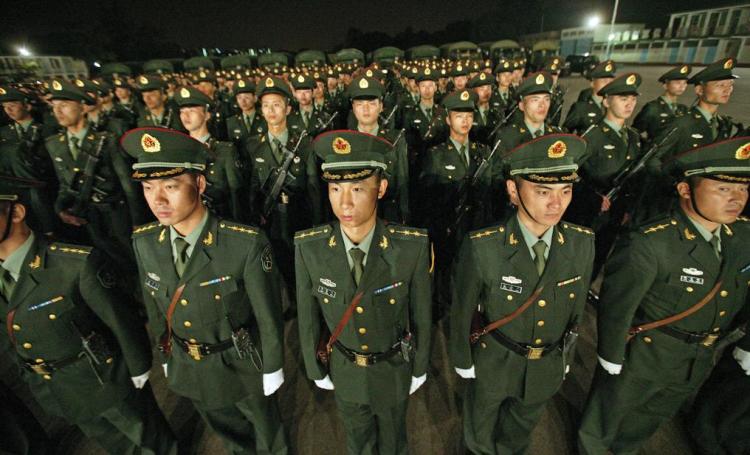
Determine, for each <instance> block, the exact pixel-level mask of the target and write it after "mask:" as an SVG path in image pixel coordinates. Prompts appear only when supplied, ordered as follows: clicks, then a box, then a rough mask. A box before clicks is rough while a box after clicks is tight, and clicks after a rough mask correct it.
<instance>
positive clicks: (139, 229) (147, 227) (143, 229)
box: [133, 221, 161, 237]
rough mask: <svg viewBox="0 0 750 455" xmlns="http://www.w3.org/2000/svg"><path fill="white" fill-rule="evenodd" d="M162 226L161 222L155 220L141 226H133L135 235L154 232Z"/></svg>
mask: <svg viewBox="0 0 750 455" xmlns="http://www.w3.org/2000/svg"><path fill="white" fill-rule="evenodd" d="M160 226H161V224H159V222H157V221H154V222H153V223H148V224H142V225H140V226H136V227H135V228H133V237H136V236H142V235H146V234H150V233H152V232H156V228H158V227H160Z"/></svg>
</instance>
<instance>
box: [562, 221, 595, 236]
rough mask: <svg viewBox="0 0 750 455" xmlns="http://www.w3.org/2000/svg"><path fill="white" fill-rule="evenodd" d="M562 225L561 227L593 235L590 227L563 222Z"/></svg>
mask: <svg viewBox="0 0 750 455" xmlns="http://www.w3.org/2000/svg"><path fill="white" fill-rule="evenodd" d="M562 227H563V229H570V230H571V231H576V232H580V233H581V234H588V235H594V231H592V230H591V229H589V228H587V227H584V226H579V225H577V224H573V223H563V224H562Z"/></svg>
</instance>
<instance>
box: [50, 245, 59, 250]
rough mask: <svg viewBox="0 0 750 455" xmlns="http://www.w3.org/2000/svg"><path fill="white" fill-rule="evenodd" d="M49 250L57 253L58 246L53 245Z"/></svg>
mask: <svg viewBox="0 0 750 455" xmlns="http://www.w3.org/2000/svg"><path fill="white" fill-rule="evenodd" d="M49 249H50V250H52V251H55V250H56V249H57V246H55V245H52V246H51V247H49Z"/></svg>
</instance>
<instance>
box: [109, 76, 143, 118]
mask: <svg viewBox="0 0 750 455" xmlns="http://www.w3.org/2000/svg"><path fill="white" fill-rule="evenodd" d="M112 85H113V86H114V88H115V89H117V88H118V87H119V88H127V89H128V90H130V91H131V96H130V102H129V103H123V102H122V101H120V100H119V99H117V97H115V98H116V101H115V106H114V108H112V115H113V116H115V117H117V118H119V119H121V120H122V121H123V123H125V129H126V130H129V129H130V128H134V127H135V125H136V122H137V121H138V117H139V116H140V115H141V112H142V111H143V104H142V103H141V102H140V101H138V100H136V99H135V97H134V96H133V95H132V91H133V88H132V87H131V86H130V84H129V83H128V81H127V80H125V79H121V78H115V79H113V80H112Z"/></svg>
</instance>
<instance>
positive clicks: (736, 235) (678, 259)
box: [578, 137, 750, 454]
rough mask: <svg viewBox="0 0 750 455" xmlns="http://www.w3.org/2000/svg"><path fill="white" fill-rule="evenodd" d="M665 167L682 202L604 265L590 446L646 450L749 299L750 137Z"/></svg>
mask: <svg viewBox="0 0 750 455" xmlns="http://www.w3.org/2000/svg"><path fill="white" fill-rule="evenodd" d="M665 174H667V175H669V176H670V180H672V181H673V182H675V187H676V191H677V196H676V198H677V200H678V201H677V204H675V208H674V209H673V210H672V211H670V212H667V213H665V214H663V217H662V218H661V219H658V220H656V221H653V222H651V223H648V224H646V225H643V226H641V227H640V228H638V229H636V230H633V231H632V232H631V233H630V235H628V236H627V237H623V238H621V242H619V243H618V245H617V246H616V247H615V250H614V252H613V254H612V256H611V257H610V259H609V260H608V261H607V264H606V265H605V268H604V282H603V285H602V292H601V298H600V305H599V311H598V333H599V338H598V348H597V351H598V356H599V364H600V366H599V367H598V368H597V371H596V373H595V376H594V383H593V386H592V389H591V392H590V395H589V399H588V402H587V404H586V407H585V409H584V414H583V420H582V423H581V428H580V431H579V433H578V436H579V448H580V449H581V453H584V454H605V453H607V452H608V451H609V450H611V451H612V452H614V453H617V454H635V453H638V451H639V448H640V446H641V445H643V443H644V442H645V441H646V440H647V439H648V438H649V437H650V436H651V435H652V434H653V433H654V432H655V431H656V430H657V429H658V428H659V426H660V425H661V424H662V423H664V422H665V421H667V420H669V419H671V418H672V417H673V416H674V415H675V414H676V413H677V411H678V410H679V408H680V407H681V406H682V405H683V404H684V403H685V402H686V400H688V399H689V398H690V397H691V396H693V395H694V394H695V393H696V392H697V391H698V387H699V386H700V385H701V384H702V383H703V382H704V381H705V380H706V378H707V377H708V375H709V373H710V372H711V370H712V368H713V364H714V355H715V354H716V350H717V349H718V345H722V344H724V340H727V342H731V341H733V340H732V337H733V336H734V334H733V333H732V330H733V328H734V326H735V324H737V323H739V322H740V321H739V320H738V318H737V315H738V313H740V312H741V311H742V310H744V307H745V306H746V304H747V296H748V286H747V281H748V280H749V279H750V268H748V266H747V264H748V263H750V249H748V248H747V242H748V241H749V240H750V223H748V222H747V221H746V220H745V219H738V217H739V215H740V213H741V212H742V209H743V207H744V206H745V204H746V203H747V200H748V184H749V183H750V137H741V138H736V139H731V140H726V141H721V142H717V143H715V144H710V145H707V146H704V147H700V148H697V149H695V150H689V151H687V152H684V153H682V154H679V155H676V156H675V157H674V158H673V159H671V160H669V161H668V162H666V163H665ZM726 337H729V338H726ZM734 341H736V339H735V340H734ZM717 344H718V345H717ZM740 346H742V347H747V346H748V337H747V336H745V337H744V338H743V339H742V340H740Z"/></svg>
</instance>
